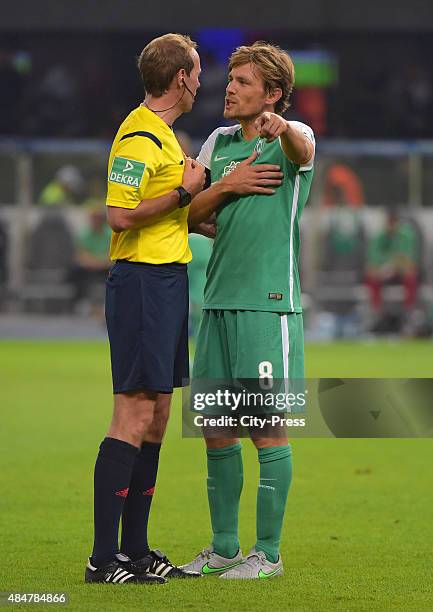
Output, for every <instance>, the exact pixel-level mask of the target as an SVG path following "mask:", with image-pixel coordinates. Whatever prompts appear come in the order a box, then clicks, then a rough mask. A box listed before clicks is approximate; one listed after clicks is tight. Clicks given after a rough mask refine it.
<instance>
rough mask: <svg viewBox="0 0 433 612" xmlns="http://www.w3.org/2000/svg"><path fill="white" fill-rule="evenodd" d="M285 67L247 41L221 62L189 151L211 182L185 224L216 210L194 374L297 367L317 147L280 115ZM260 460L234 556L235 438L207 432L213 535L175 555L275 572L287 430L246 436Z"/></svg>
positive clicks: (282, 57)
mask: <svg viewBox="0 0 433 612" xmlns="http://www.w3.org/2000/svg"><path fill="white" fill-rule="evenodd" d="M293 83H294V66H293V62H292V60H291V59H290V57H289V55H288V54H287V53H286V52H285V51H283V50H282V49H280V48H278V47H276V46H273V45H270V44H267V43H264V42H257V43H254V44H253V45H251V46H249V47H245V46H244V47H239V48H238V49H236V51H235V52H234V53H233V54H232V56H231V58H230V62H229V79H228V85H227V89H226V97H225V108H224V117H225V118H227V119H236V120H237V121H238V122H239V123H238V124H236V125H233V126H230V127H222V128H218V129H216V130H215V131H214V132H213V133H212V134H211V135H210V136H209V138H208V139H207V140H206V142H205V143H204V145H203V147H202V149H201V152H200V154H199V156H198V161H200V162H201V163H202V164H203V165H204V166H205V167H206V169H207V170H208V172H210V180H211V186H210V187H209V188H208V189H206V190H205V191H203V192H202V193H200V194H198V195H197V196H196V197H195V199H194V200H193V202H192V205H191V209H190V214H189V223H190V224H192V225H193V224H195V223H197V222H200V221H202V220H203V219H204V218H205V217H206V216H207V215H210V214H211V213H212V212H213V211H215V210H216V213H217V235H216V240H215V243H214V247H213V251H212V255H211V258H210V261H209V265H208V269H207V282H206V288H205V293H204V306H203V308H204V312H203V316H202V320H201V324H200V330H199V335H198V339H197V349H196V355H195V362H194V369H193V378H195V379H225V380H233V379H242V378H244V379H245V378H251V379H257V378H263V377H266V378H271V379H272V378H275V379H284V380H285V384H287V383H288V381H290V380H291V379H292V380H293V379H302V378H303V376H304V338H303V322H302V307H301V301H300V300H301V291H300V285H299V272H298V255H299V246H300V241H299V219H300V216H301V213H302V210H303V208H304V206H305V203H306V201H307V198H308V194H309V190H310V185H311V180H312V175H313V161H314V151H315V141H314V135H313V132H312V130H311V128H309V127H308V126H306V125H304V124H303V123H300V122H297V121H287V120H286V119H284V118H283V117H282V114H283V112H284V111H285V110H286V109H287V108H288V106H289V97H290V93H291V91H292V88H293ZM253 442H254V444H255V446H256V448H257V451H258V460H259V464H260V483H259V487H258V493H257V538H256V543H255V545H254V547H253V548H252V550H251V551H250V553H249V554H248V555H247V556H246V557H243V555H242V552H241V550H240V543H239V539H238V510H239V499H240V494H241V490H242V483H243V468H242V455H241V445H240V443H239V440H238V439H233V438H227V439H221V438H218V439H216V438H207V439H206V444H207V464H208V498H209V506H210V514H211V522H212V531H213V540H212V546H211V547H210V548H208V549H205V550H203V551H202V552H201V553H199V555H197V557H196V558H195V559H194V560H193V561H191V563H188V564H187V565H185V566H184V568H186V569H188V570H196V571H199V572H201V573H202V574H219V575H221V578H227V579H230V578H236V579H248V578H249V579H251V578H252V579H256V578H257V579H260V578H270V577H276V576H279V575H281V574H282V573H283V564H282V560H281V555H280V550H279V548H280V538H281V529H282V524H283V517H284V511H285V506H286V500H287V495H288V492H289V487H290V483H291V478H292V463H291V447H290V445H289V442H288V439H287V437H286V438H284V437H281V436H280V437H275V438H271V437H262V438H260V437H259V438H257V437H254V439H253Z"/></svg>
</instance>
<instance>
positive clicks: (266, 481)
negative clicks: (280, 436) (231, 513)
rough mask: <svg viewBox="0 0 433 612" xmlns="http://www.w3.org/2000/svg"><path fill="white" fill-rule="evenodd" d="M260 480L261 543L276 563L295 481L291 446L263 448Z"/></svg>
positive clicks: (260, 454)
mask: <svg viewBox="0 0 433 612" xmlns="http://www.w3.org/2000/svg"><path fill="white" fill-rule="evenodd" d="M259 463H260V483H259V488H258V491H257V543H256V550H262V551H263V552H264V553H265V555H266V558H267V559H268V561H271V563H276V562H277V561H278V557H279V554H280V538H281V529H282V526H283V518H284V510H285V508H286V501H287V495H288V493H289V488H290V483H291V481H292V451H291V447H290V445H289V446H273V447H270V448H260V449H259Z"/></svg>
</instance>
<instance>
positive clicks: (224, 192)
mask: <svg viewBox="0 0 433 612" xmlns="http://www.w3.org/2000/svg"><path fill="white" fill-rule="evenodd" d="M212 187H213V188H214V189H215V191H217V192H218V194H219V195H221V196H228V195H230V194H231V193H234V188H233V184H232V183H231V181H230V176H223V177H222V178H221V179H220V180H219V181H217V182H216V183H214V184H213V185H212Z"/></svg>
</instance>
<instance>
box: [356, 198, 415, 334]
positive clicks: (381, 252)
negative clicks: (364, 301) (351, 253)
mask: <svg viewBox="0 0 433 612" xmlns="http://www.w3.org/2000/svg"><path fill="white" fill-rule="evenodd" d="M419 250H420V249H419V240H418V237H417V234H416V231H415V228H414V227H413V226H412V225H411V224H410V223H408V222H406V221H403V220H401V219H400V218H399V215H398V213H397V212H396V211H394V210H389V211H388V212H387V216H386V221H385V228H384V229H383V230H382V231H380V232H379V233H378V234H376V235H375V236H373V237H372V238H371V240H370V243H369V246H368V267H367V277H366V282H367V286H368V288H369V292H370V304H371V308H372V309H373V311H374V312H376V313H378V314H380V315H383V316H382V317H381V318H379V319H378V320H377V321H376V323H375V326H374V330H373V331H382V328H383V327H384V323H383V318H386V317H387V313H386V312H385V311H384V304H383V299H382V288H383V286H384V285H396V284H397V285H402V286H403V288H404V308H405V310H406V311H410V310H412V309H413V308H414V306H415V303H416V297H417V289H418V264H419ZM385 327H386V325H385ZM396 331H397V330H396Z"/></svg>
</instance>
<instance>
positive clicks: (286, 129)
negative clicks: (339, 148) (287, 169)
mask: <svg viewBox="0 0 433 612" xmlns="http://www.w3.org/2000/svg"><path fill="white" fill-rule="evenodd" d="M255 126H256V129H257V131H258V133H259V136H261V138H266V141H267V142H272V141H274V140H275V139H276V138H280V140H281V148H282V149H283V151H284V154H285V155H286V157H287V158H288V159H290V160H291V161H292V162H293V163H295V164H297V165H299V166H304V165H306V164H308V163H309V162H310V160H311V158H312V157H313V154H314V145H313V143H312V142H311V140H310V139H309V138H308V137H307V136H306V135H305V134H304V133H303V132H301V130H298V129H297V128H296V127H293V126H291V125H290V122H289V121H286V120H285V119H284V118H283V117H281V116H280V115H277V114H276V113H270V112H264V113H262V114H261V115H260V117H258V118H257V119H256V121H255Z"/></svg>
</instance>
